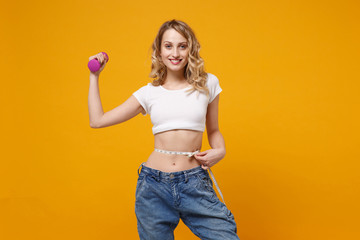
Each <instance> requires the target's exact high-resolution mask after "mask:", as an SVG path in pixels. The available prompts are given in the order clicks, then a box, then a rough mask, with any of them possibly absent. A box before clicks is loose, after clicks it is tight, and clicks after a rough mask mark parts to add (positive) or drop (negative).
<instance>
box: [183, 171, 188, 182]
mask: <svg viewBox="0 0 360 240" xmlns="http://www.w3.org/2000/svg"><path fill="white" fill-rule="evenodd" d="M184 176H185V183H187V182H188V180H189V179H188V173H187V172H184Z"/></svg>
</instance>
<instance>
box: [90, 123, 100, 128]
mask: <svg viewBox="0 0 360 240" xmlns="http://www.w3.org/2000/svg"><path fill="white" fill-rule="evenodd" d="M90 127H91V128H100V127H99V125H97V124H96V123H93V122H90Z"/></svg>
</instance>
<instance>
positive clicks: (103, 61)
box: [89, 52, 106, 75]
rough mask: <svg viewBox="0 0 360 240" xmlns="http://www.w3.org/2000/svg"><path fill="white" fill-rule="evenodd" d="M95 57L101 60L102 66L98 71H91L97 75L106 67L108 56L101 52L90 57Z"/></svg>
mask: <svg viewBox="0 0 360 240" xmlns="http://www.w3.org/2000/svg"><path fill="white" fill-rule="evenodd" d="M94 58H96V59H97V60H98V61H99V63H100V66H101V67H100V69H99V70H98V71H96V72H91V71H90V73H93V74H95V75H99V74H100V73H101V71H102V70H103V69H104V68H105V65H106V58H105V56H104V54H102V53H101V52H100V53H98V54H96V55H94V56H91V57H89V61H91V60H93V59H94Z"/></svg>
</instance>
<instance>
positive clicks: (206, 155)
mask: <svg viewBox="0 0 360 240" xmlns="http://www.w3.org/2000/svg"><path fill="white" fill-rule="evenodd" d="M224 156H225V149H222V148H212V149H208V150H206V151H203V152H199V153H197V154H194V157H195V159H196V160H197V161H199V162H200V163H201V167H202V168H203V169H204V170H207V169H208V168H211V167H212V166H214V165H215V164H216V163H218V162H219V161H220V160H221V159H223V158H224Z"/></svg>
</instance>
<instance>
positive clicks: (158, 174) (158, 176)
mask: <svg viewBox="0 0 360 240" xmlns="http://www.w3.org/2000/svg"><path fill="white" fill-rule="evenodd" d="M160 180H161V179H160V171H158V172H157V181H158V182H160Z"/></svg>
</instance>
